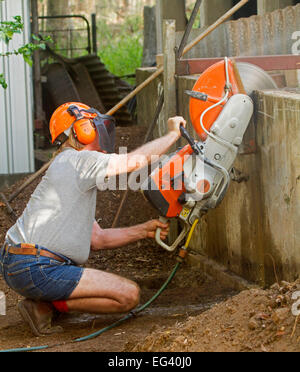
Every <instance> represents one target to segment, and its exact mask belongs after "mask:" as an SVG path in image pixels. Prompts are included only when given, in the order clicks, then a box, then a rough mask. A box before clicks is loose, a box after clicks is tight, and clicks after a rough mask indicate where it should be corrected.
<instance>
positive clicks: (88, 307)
mask: <svg viewBox="0 0 300 372" xmlns="http://www.w3.org/2000/svg"><path fill="white" fill-rule="evenodd" d="M139 300H140V288H139V287H138V285H137V284H136V283H134V282H133V281H131V280H128V279H125V278H122V277H120V276H118V275H115V274H110V273H106V272H103V271H99V270H93V269H85V270H84V272H83V275H82V278H81V280H80V282H79V284H78V286H77V287H76V289H75V290H74V291H73V293H72V294H71V296H70V298H69V299H68V300H67V306H68V309H69V311H76V312H84V313H92V314H108V313H123V312H127V311H130V310H132V309H134V308H135V307H136V306H137V305H138V304H139Z"/></svg>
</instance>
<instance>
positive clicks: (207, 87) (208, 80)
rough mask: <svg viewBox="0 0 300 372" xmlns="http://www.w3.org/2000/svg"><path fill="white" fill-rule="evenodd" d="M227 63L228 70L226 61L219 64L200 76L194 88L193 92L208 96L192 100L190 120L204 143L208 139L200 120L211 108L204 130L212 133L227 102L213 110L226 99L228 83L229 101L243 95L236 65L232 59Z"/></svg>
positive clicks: (206, 116)
mask: <svg viewBox="0 0 300 372" xmlns="http://www.w3.org/2000/svg"><path fill="white" fill-rule="evenodd" d="M227 61H228V65H227V68H226V60H224V61H221V62H218V63H216V64H215V65H213V66H211V67H210V68H208V69H207V70H206V71H205V72H204V73H203V74H202V75H201V76H200V78H199V79H198V81H197V82H196V84H195V86H194V88H193V92H197V93H202V94H204V95H205V96H206V100H199V99H197V98H191V99H190V119H191V122H192V124H193V127H194V129H195V131H196V133H197V134H198V136H199V138H200V139H201V141H202V142H204V141H205V140H206V139H207V133H206V132H205V131H204V129H203V127H202V126H201V124H200V118H201V115H202V114H203V112H204V111H206V110H208V109H209V108H211V109H210V110H209V111H208V112H207V114H206V115H205V120H204V123H203V124H204V128H205V129H206V130H207V131H210V129H211V127H212V126H213V124H214V122H215V121H216V120H217V118H218V116H219V115H220V113H221V111H222V109H223V107H224V105H225V104H226V101H227V100H226V101H224V102H223V103H222V104H221V105H218V106H216V107H215V108H212V106H214V105H216V104H217V103H219V102H220V101H222V100H223V99H224V96H225V94H226V92H225V90H226V85H227V83H228V82H229V83H230V89H228V96H227V99H229V98H230V97H232V96H233V95H234V94H238V93H242V92H241V90H242V89H241V87H239V81H238V78H237V77H236V73H235V71H234V64H233V62H232V61H231V60H230V59H228V60H227ZM227 74H228V76H227ZM228 88H229V87H228Z"/></svg>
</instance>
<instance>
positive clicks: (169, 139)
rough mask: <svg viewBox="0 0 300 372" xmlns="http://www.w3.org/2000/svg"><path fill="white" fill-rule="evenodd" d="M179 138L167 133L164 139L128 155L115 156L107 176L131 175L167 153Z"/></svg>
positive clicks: (173, 133) (150, 143) (174, 133)
mask: <svg viewBox="0 0 300 372" xmlns="http://www.w3.org/2000/svg"><path fill="white" fill-rule="evenodd" d="M179 138H180V136H179V135H178V133H176V132H169V133H168V134H167V135H165V136H164V137H161V138H158V139H156V140H154V141H152V142H149V143H147V144H145V145H143V146H142V147H140V148H138V149H137V150H135V151H133V152H131V153H129V154H125V155H116V156H115V157H114V158H112V161H111V162H110V164H109V166H108V171H107V176H108V177H111V176H114V175H117V174H122V173H131V172H133V171H135V170H137V169H139V168H142V167H144V166H146V165H147V164H149V163H150V162H151V160H152V157H154V156H155V157H160V156H162V155H163V154H165V153H167V152H168V150H169V149H170V148H171V146H172V145H173V144H174V143H175V142H176V141H177V140H178V139H179ZM156 160H157V159H156Z"/></svg>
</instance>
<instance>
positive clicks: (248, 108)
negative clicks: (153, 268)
mask: <svg viewBox="0 0 300 372" xmlns="http://www.w3.org/2000/svg"><path fill="white" fill-rule="evenodd" d="M274 88H277V86H276V84H275V82H274V80H273V79H272V78H271V76H270V75H268V74H267V73H266V72H265V71H264V70H262V69H260V68H259V67H257V66H255V65H251V64H248V63H235V62H234V61H233V60H231V59H229V58H227V57H226V58H225V59H224V60H223V61H221V62H218V63H216V64H215V65H213V66H211V67H210V68H208V69H207V70H206V71H205V72H204V73H203V74H202V75H201V76H200V78H199V79H198V81H197V83H196V84H195V86H194V88H193V90H192V91H186V94H188V95H189V96H190V119H191V122H192V124H193V127H194V130H195V132H196V133H197V135H198V136H199V140H198V141H195V140H194V139H193V138H192V137H191V135H190V134H189V133H188V131H187V130H186V129H185V128H184V127H183V126H182V127H181V133H182V137H183V138H184V139H186V140H187V142H188V145H186V146H185V147H183V148H181V149H179V150H178V151H177V152H176V153H173V154H171V155H169V156H168V157H167V159H166V158H165V159H163V160H162V161H161V162H160V163H159V165H158V166H157V168H155V169H154V171H153V172H152V173H151V175H150V176H149V177H148V179H147V181H146V182H145V184H144V185H143V187H142V189H143V193H144V195H145V197H146V198H147V199H148V200H149V202H150V203H151V204H152V205H153V206H154V207H155V208H156V209H157V210H158V211H159V213H160V215H161V217H160V220H161V221H162V222H164V223H166V222H168V221H170V220H171V219H173V218H178V219H179V220H180V221H181V222H182V224H183V227H182V231H181V233H180V234H179V236H178V238H177V239H176V241H175V242H174V243H173V244H171V245H168V244H166V243H165V242H163V241H162V240H161V238H160V233H161V230H160V229H158V230H157V232H156V241H157V243H158V244H159V245H160V246H161V247H163V248H164V249H166V250H168V251H170V252H172V251H174V250H175V249H176V248H177V247H178V246H179V245H180V243H181V242H182V241H183V239H184V238H185V237H186V235H187V234H188V233H189V231H190V229H191V227H192V226H193V223H194V222H195V220H197V219H200V218H201V217H202V216H203V215H204V214H206V213H207V212H208V211H209V210H210V209H213V208H216V207H217V206H218V205H219V204H220V203H221V202H222V200H223V198H224V196H225V194H226V192H227V190H228V186H229V184H230V181H231V176H230V173H231V171H232V169H233V165H234V161H235V159H236V157H237V154H238V150H239V147H240V145H241V144H242V142H243V137H244V134H245V132H246V130H247V128H248V126H249V123H250V122H251V118H252V116H253V112H254V103H253V100H252V98H251V95H252V93H253V91H254V90H260V89H274Z"/></svg>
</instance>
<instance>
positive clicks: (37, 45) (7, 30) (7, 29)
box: [0, 0, 51, 89]
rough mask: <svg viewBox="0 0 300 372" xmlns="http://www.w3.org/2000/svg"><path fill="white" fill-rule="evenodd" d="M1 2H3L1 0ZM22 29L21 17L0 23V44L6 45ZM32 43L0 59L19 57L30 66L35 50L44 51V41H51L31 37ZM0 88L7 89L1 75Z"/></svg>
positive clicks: (2, 54) (4, 54) (1, 55)
mask: <svg viewBox="0 0 300 372" xmlns="http://www.w3.org/2000/svg"><path fill="white" fill-rule="evenodd" d="M1 1H3V0H1ZM23 29H24V23H23V21H22V17H20V16H15V17H13V20H12V21H9V22H7V21H1V22H0V42H1V41H2V42H4V43H5V44H6V45H8V44H9V42H10V41H11V40H12V39H13V36H14V35H15V34H21V33H22V31H23ZM32 39H33V41H34V42H32V43H28V44H25V45H23V46H21V47H20V48H19V49H16V50H13V51H11V52H5V53H0V57H9V56H11V55H21V56H23V59H24V61H25V62H26V63H28V64H29V65H30V66H32V54H33V53H34V51H35V50H39V49H45V48H46V44H45V41H51V40H50V38H47V39H45V40H43V41H42V40H41V39H40V38H39V37H37V36H35V35H32ZM0 86H2V88H4V89H6V88H7V83H6V81H5V77H4V75H3V74H0Z"/></svg>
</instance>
